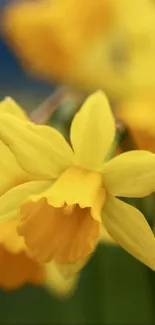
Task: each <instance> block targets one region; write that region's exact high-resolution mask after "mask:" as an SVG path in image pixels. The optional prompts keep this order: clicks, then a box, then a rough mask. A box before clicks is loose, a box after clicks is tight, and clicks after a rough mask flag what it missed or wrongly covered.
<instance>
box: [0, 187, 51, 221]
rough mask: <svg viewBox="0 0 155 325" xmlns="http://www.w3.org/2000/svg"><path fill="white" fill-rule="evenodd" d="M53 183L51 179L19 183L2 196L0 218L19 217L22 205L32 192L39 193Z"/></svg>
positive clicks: (0, 199)
mask: <svg viewBox="0 0 155 325" xmlns="http://www.w3.org/2000/svg"><path fill="white" fill-rule="evenodd" d="M50 185H51V181H50V182H49V181H33V182H28V183H25V184H21V185H18V186H16V187H14V188H12V189H11V190H10V191H8V192H6V193H5V194H4V195H2V196H1V197H0V220H1V221H3V220H4V221H5V220H10V219H14V218H17V217H18V212H19V208H20V205H21V204H22V203H23V201H24V200H25V199H26V198H27V196H29V195H31V194H39V193H40V192H42V191H44V190H45V189H46V188H47V187H48V186H50Z"/></svg>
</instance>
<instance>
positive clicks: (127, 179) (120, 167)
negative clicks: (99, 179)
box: [103, 150, 155, 197]
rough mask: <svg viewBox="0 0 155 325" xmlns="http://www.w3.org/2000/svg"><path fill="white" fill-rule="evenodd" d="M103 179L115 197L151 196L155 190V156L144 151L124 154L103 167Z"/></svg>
mask: <svg viewBox="0 0 155 325" xmlns="http://www.w3.org/2000/svg"><path fill="white" fill-rule="evenodd" d="M103 179H104V184H105V187H106V189H107V191H108V192H109V193H110V194H112V195H114V196H122V197H124V196H125V197H126V196H127V197H143V196H146V195H149V194H150V193H152V192H153V191H154V190H155V155H154V154H152V153H151V152H149V151H142V150H135V151H129V152H126V153H123V154H121V155H119V156H117V157H115V158H113V159H112V160H110V161H109V162H107V163H106V164H105V165H104V166H103Z"/></svg>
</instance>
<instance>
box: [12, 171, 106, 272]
mask: <svg viewBox="0 0 155 325" xmlns="http://www.w3.org/2000/svg"><path fill="white" fill-rule="evenodd" d="M102 185H103V184H102V175H101V174H100V173H98V172H95V171H94V172H92V171H87V170H83V169H81V168H79V167H71V168H69V169H67V170H66V171H65V172H64V173H63V174H62V175H61V176H60V177H59V178H58V180H56V181H55V183H54V184H53V185H52V186H51V188H49V189H47V190H46V191H45V192H44V193H41V195H36V196H35V195H33V196H30V197H29V198H28V199H27V200H26V201H25V202H24V204H23V205H22V206H21V209H20V211H21V215H22V220H21V225H19V228H18V229H19V234H20V235H22V236H24V238H25V243H26V245H27V247H28V248H29V249H30V251H31V253H32V254H33V256H34V257H35V258H37V259H38V261H41V262H48V261H50V260H53V259H54V260H55V262H56V263H57V264H67V265H68V264H73V266H75V265H76V263H77V262H79V261H81V260H82V261H83V259H85V258H88V256H90V254H91V253H92V252H93V251H94V249H95V248H96V245H97V243H98V240H99V238H100V233H101V227H102V222H101V210H102V207H103V205H104V203H105V199H106V193H105V190H104V188H103V187H102ZM60 243H61V244H60ZM76 268H77V265H76Z"/></svg>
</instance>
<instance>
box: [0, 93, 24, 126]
mask: <svg viewBox="0 0 155 325" xmlns="http://www.w3.org/2000/svg"><path fill="white" fill-rule="evenodd" d="M0 113H9V114H12V115H15V116H17V117H18V118H20V119H22V120H28V117H27V115H26V113H25V112H24V110H22V109H21V108H20V106H19V105H18V104H17V103H16V102H15V101H14V100H13V99H12V98H11V97H6V98H5V99H4V100H3V101H1V102H0Z"/></svg>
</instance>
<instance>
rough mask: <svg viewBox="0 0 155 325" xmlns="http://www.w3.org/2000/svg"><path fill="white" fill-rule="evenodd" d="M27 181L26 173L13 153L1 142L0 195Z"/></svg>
mask: <svg viewBox="0 0 155 325" xmlns="http://www.w3.org/2000/svg"><path fill="white" fill-rule="evenodd" d="M26 179H27V175H26V173H25V172H24V171H22V169H21V168H20V166H19V165H18V163H17V161H16V159H15V157H14V156H13V154H12V152H11V151H10V150H9V149H8V147H7V146H6V145H5V144H4V143H3V142H2V141H0V195H2V194H4V193H5V192H6V191H8V190H9V189H11V188H12V187H13V186H15V185H16V184H19V183H20V182H21V181H23V180H26Z"/></svg>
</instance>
